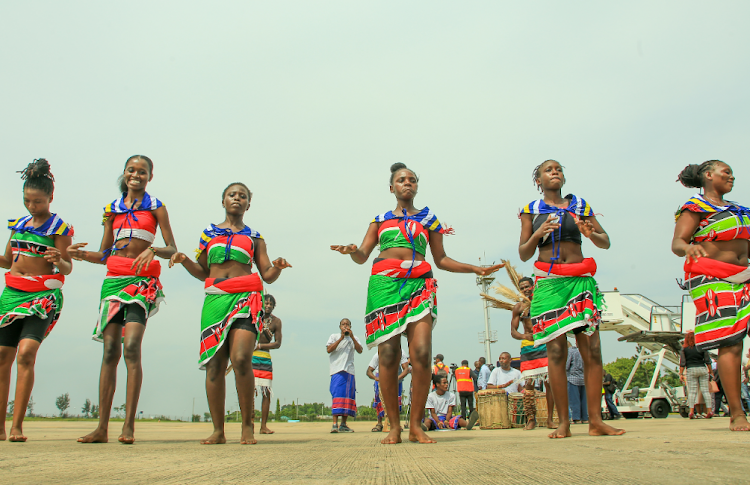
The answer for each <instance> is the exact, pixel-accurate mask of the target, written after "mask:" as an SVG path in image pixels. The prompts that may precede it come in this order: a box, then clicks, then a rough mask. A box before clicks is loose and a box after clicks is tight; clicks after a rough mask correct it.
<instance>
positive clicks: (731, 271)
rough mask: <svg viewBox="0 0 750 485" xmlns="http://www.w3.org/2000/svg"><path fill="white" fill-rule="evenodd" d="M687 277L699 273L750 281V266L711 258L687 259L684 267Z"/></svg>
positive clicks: (734, 281)
mask: <svg viewBox="0 0 750 485" xmlns="http://www.w3.org/2000/svg"><path fill="white" fill-rule="evenodd" d="M683 269H684V270H685V279H686V280H689V279H691V278H693V277H694V276H697V275H705V276H712V277H714V278H719V279H722V280H724V281H729V282H730V283H738V284H741V283H747V282H750V267H749V266H738V265H736V264H731V263H725V262H723V261H717V260H715V259H710V258H699V259H698V261H697V262H694V261H692V260H685V265H684V267H683Z"/></svg>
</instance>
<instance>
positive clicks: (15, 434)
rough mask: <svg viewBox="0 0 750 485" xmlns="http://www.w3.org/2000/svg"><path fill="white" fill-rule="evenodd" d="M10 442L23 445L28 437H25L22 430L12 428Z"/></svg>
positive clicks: (9, 436)
mask: <svg viewBox="0 0 750 485" xmlns="http://www.w3.org/2000/svg"><path fill="white" fill-rule="evenodd" d="M8 441H10V442H13V443H23V442H25V441H26V436H24V435H23V430H22V429H21V428H16V427H15V426H14V427H12V428H10V435H8Z"/></svg>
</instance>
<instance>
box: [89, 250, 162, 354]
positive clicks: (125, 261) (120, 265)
mask: <svg viewBox="0 0 750 485" xmlns="http://www.w3.org/2000/svg"><path fill="white" fill-rule="evenodd" d="M132 265H133V259H131V258H124V257H122V256H109V257H108V258H107V276H106V277H105V278H104V282H103V283H102V291H101V295H100V305H99V319H98V320H97V322H96V327H94V334H93V336H92V337H91V338H93V339H94V340H96V341H97V342H103V338H104V329H105V328H106V327H107V324H109V322H110V321H111V320H112V318H114V316H115V315H117V314H118V313H119V312H120V310H121V309H122V308H123V307H125V308H126V311H127V308H128V305H138V306H140V307H141V308H143V309H144V310H145V311H146V316H147V318H151V317H152V316H154V315H156V313H157V312H158V311H159V305H160V304H161V302H162V301H164V291H162V286H161V282H160V281H159V276H160V274H161V264H159V262H158V261H156V260H153V261H151V264H150V265H149V266H148V267H147V268H144V269H142V270H141V271H140V273H139V274H138V275H136V274H135V269H134V268H131V266H132ZM124 332H125V328H124V326H123V333H124Z"/></svg>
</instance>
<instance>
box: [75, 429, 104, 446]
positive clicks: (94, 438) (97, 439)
mask: <svg viewBox="0 0 750 485" xmlns="http://www.w3.org/2000/svg"><path fill="white" fill-rule="evenodd" d="M107 441H109V436H107V429H106V428H105V429H102V428H96V429H95V430H94V432H93V433H89V434H87V435H86V436H82V437H80V438H78V442H79V443H106V442H107Z"/></svg>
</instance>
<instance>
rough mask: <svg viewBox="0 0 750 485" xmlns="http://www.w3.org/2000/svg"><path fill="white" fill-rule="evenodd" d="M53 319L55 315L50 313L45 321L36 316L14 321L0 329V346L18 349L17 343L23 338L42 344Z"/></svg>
mask: <svg viewBox="0 0 750 485" xmlns="http://www.w3.org/2000/svg"><path fill="white" fill-rule="evenodd" d="M53 318H55V315H54V314H53V313H52V312H50V313H49V314H48V315H47V318H45V319H41V318H39V317H37V316H32V317H24V318H17V319H15V320H14V321H13V322H11V323H10V324H9V325H6V326H4V327H3V328H0V346H1V347H14V348H18V343H19V342H20V341H21V340H22V339H25V338H28V339H31V340H36V341H37V342H39V343H42V340H43V339H44V334H45V333H47V328H48V327H49V326H50V324H51V323H52V319H53Z"/></svg>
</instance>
